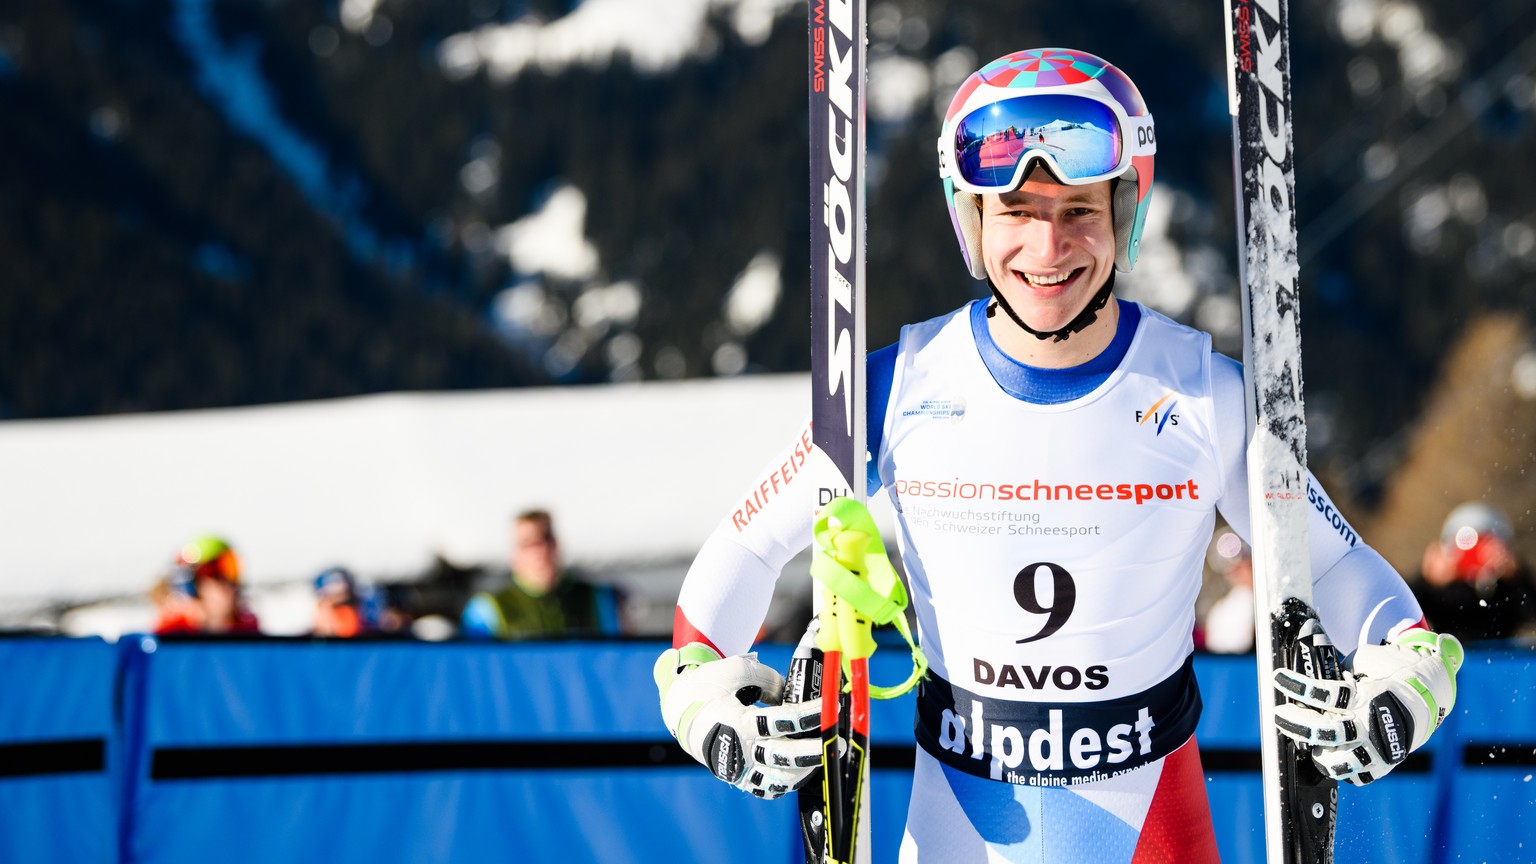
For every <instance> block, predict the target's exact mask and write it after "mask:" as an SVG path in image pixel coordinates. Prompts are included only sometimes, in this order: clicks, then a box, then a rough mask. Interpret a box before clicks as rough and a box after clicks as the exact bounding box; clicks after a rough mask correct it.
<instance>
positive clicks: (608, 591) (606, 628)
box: [460, 510, 623, 639]
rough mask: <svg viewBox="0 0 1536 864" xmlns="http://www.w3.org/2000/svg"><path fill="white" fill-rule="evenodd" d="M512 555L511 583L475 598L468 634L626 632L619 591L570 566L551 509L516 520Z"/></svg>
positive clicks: (468, 608)
mask: <svg viewBox="0 0 1536 864" xmlns="http://www.w3.org/2000/svg"><path fill="white" fill-rule="evenodd" d="M508 557H509V563H510V565H511V577H510V580H509V583H508V584H507V586H506V587H505V588H503V589H501V590H500V591H497V592H495V593H491V592H486V591H482V592H480V593H477V594H475V595H474V596H473V597H471V598H470V599H469V603H468V604H466V605H465V607H464V614H463V616H462V620H461V623H460V631H461V633H462V635H464V636H466V637H471V638H486V637H494V638H498V639H517V638H528V637H539V636H613V635H617V634H619V633H621V632H622V631H623V626H622V624H621V610H620V607H621V605H622V597H621V596H620V594H619V592H618V591H617V590H615V589H614V588H612V587H611V586H607V585H595V584H592V583H590V582H587V581H585V580H584V579H582V578H580V577H578V576H577V575H575V574H573V573H572V572H570V571H568V570H566V569H564V567H563V566H562V565H561V563H560V544H559V541H558V540H557V539H556V537H555V529H554V520H553V519H552V518H551V517H550V515H549V513H548V512H547V511H544V510H528V511H525V512H523V513H519V514H518V515H517V517H516V518H515V519H513V520H512V532H511V548H510V549H509V556H508Z"/></svg>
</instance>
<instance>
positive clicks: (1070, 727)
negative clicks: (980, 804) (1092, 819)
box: [916, 657, 1200, 786]
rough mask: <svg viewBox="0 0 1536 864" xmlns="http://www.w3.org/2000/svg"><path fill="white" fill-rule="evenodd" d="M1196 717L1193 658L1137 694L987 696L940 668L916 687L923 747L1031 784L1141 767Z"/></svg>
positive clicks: (1182, 735)
mask: <svg viewBox="0 0 1536 864" xmlns="http://www.w3.org/2000/svg"><path fill="white" fill-rule="evenodd" d="M1199 720H1200V688H1199V686H1198V685H1197V684H1196V683H1195V673H1194V659H1193V658H1192V657H1191V658H1188V659H1186V660H1185V661H1184V665H1183V666H1181V667H1179V669H1178V671H1176V672H1174V673H1173V674H1172V675H1169V676H1168V677H1167V678H1165V679H1164V680H1162V681H1160V682H1158V683H1157V684H1155V685H1153V686H1152V687H1149V688H1147V689H1146V690H1143V691H1141V692H1140V693H1134V694H1132V695H1130V696H1122V697H1120V698H1118V699H1106V700H1103V701H1099V702H1015V701H1011V700H1006V699H990V698H987V697H985V696H980V695H977V694H975V693H971V692H970V691H968V690H965V689H963V688H960V687H956V686H955V685H954V684H952V683H950V682H948V681H945V680H944V679H943V678H940V677H939V676H937V675H929V676H928V678H927V679H926V680H925V681H923V683H922V684H921V685H919V687H918V691H917V730H916V731H917V743H918V744H919V745H921V746H922V748H923V749H924V750H926V751H928V753H929V754H930V755H932V756H933V757H934V758H935V759H938V760H939V761H941V762H943V763H945V764H946V765H950V766H952V767H954V768H958V769H959V770H961V771H964V772H966V773H967V774H974V775H976V776H977V777H986V778H990V779H992V780H1000V781H1002V782H1004V783H1019V784H1025V785H1030V786H1070V785H1076V784H1079V783H1087V782H1092V781H1094V780H1102V779H1105V778H1107V777H1111V776H1114V775H1116V774H1120V773H1122V772H1124V771H1127V770H1130V769H1132V768H1139V767H1141V766H1143V765H1146V764H1148V763H1150V762H1154V761H1156V760H1158V759H1161V758H1163V757H1164V756H1167V755H1168V754H1169V753H1172V752H1173V751H1174V750H1176V749H1178V748H1179V746H1180V745H1182V744H1183V743H1184V742H1185V741H1188V740H1189V738H1190V736H1191V735H1193V734H1194V733H1195V724H1196V723H1197V722H1199ZM978 730H979V733H980V734H978Z"/></svg>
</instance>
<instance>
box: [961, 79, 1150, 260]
mask: <svg viewBox="0 0 1536 864" xmlns="http://www.w3.org/2000/svg"><path fill="white" fill-rule="evenodd" d="M1156 152H1157V141H1156V137H1155V136H1154V134H1153V126H1152V115H1151V113H1150V112H1148V111H1147V106H1146V103H1145V102H1143V101H1142V99H1141V93H1140V92H1138V91H1137V89H1136V85H1135V84H1133V83H1132V82H1131V79H1130V78H1129V77H1127V76H1126V74H1125V73H1124V72H1121V71H1120V70H1119V69H1117V68H1115V67H1114V66H1111V65H1110V64H1109V63H1108V62H1107V61H1105V60H1103V59H1101V58H1099V57H1095V56H1094V55H1092V54H1088V53H1086V52H1083V51H1073V50H1070V49H1066V48H1035V49H1030V50H1028V51H1016V52H1014V53H1012V54H1008V55H1006V56H1004V57H999V58H998V59H996V60H993V61H992V62H991V63H988V64H987V65H985V66H983V67H981V69H979V70H977V71H976V72H975V73H974V74H972V75H971V77H969V78H967V79H965V83H963V84H961V85H960V89H959V91H958V92H956V93H955V98H954V99H953V100H951V101H950V103H949V110H948V111H946V112H945V114H944V125H943V128H942V130H941V132H940V135H939V177H940V178H941V179H942V180H943V181H944V198H945V200H946V202H947V203H948V205H949V218H950V221H951V223H953V225H954V227H955V236H956V238H957V239H958V240H959V241H960V252H961V254H962V255H964V256H965V263H966V266H967V267H968V268H969V269H970V271H971V275H972V276H974V277H975V278H977V279H985V278H986V275H987V274H986V269H985V268H984V267H983V265H982V260H981V214H980V212H979V211H978V209H977V207H976V205H975V199H974V197H973V196H975V195H979V194H982V193H986V192H1007V191H1011V190H1013V189H1017V188H1018V187H1019V185H1020V184H1021V183H1023V181H1024V177H1025V175H1026V174H1028V173H1029V171H1030V169H1031V168H1032V167H1033V166H1034V165H1035V164H1043V165H1045V166H1046V167H1047V168H1048V169H1050V171H1051V173H1052V174H1053V175H1055V177H1056V179H1058V180H1060V181H1061V182H1063V183H1066V184H1068V185H1086V184H1089V183H1097V182H1100V181H1102V180H1115V181H1116V182H1115V185H1114V199H1113V208H1114V228H1115V267H1116V269H1118V270H1121V271H1123V272H1129V271H1130V269H1131V267H1132V266H1133V265H1135V263H1136V254H1137V252H1138V250H1139V247H1140V245H1141V230H1142V226H1143V225H1144V224H1145V222H1146V219H1147V203H1148V201H1149V200H1150V199H1151V196H1152V159H1153V155H1154V154H1155V153H1156Z"/></svg>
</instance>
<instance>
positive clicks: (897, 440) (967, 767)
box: [674, 302, 1422, 864]
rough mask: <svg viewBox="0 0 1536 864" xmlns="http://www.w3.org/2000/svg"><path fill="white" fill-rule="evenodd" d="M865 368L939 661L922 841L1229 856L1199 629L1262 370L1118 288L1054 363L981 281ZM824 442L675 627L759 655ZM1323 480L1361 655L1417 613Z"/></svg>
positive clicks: (785, 457) (1317, 595) (702, 563)
mask: <svg viewBox="0 0 1536 864" xmlns="http://www.w3.org/2000/svg"><path fill="white" fill-rule="evenodd" d="M869 381H870V395H869V414H870V425H869V429H870V452H871V454H872V462H871V472H870V475H871V476H870V483H871V489H872V492H871V494H872V495H874V494H876V493H875V492H874V491H873V490H874V489H876V488H878V489H879V490H881V491H882V492H883V493H884V494H885V495H886V496H887V497H888V499H889V501H890V503H891V505H892V506H893V507H894V510H895V516H896V524H897V538H896V539H897V541H898V546H899V549H900V552H901V556H902V563H903V564H904V566H905V569H906V572H907V575H908V579H909V582H910V595H911V598H912V605H913V609H914V612H915V615H916V618H917V624H918V634H919V640H920V642H921V644H922V646H923V648H924V650H925V652H926V653H927V655H928V659H929V662H930V664H931V673H930V675H929V676H928V678H927V680H926V681H924V683H923V684H922V685H920V688H919V691H918V718H917V740H918V748H917V766H916V774H915V778H914V781H915V782H914V785H913V791H912V800H911V804H910V810H909V818H908V822H907V828H906V835H905V837H904V839H903V844H902V850H901V860H902V861H904V862H914V861H921V862H930V861H931V862H957V861H961V862H970V861H1050V862H1067V864H1070V862H1084V864H1088V862H1092V864H1109V862H1136V864H1142V862H1150V861H1180V862H1186V864H1187V862H1205V861H1215V860H1216V847H1215V840H1214V835H1213V832H1212V828H1211V820H1210V810H1209V805H1208V804H1207V801H1206V797H1205V785H1204V778H1203V775H1202V772H1201V767H1200V761H1199V754H1198V751H1197V747H1196V744H1195V741H1194V737H1193V736H1194V730H1195V723H1196V721H1197V720H1198V719H1199V715H1200V706H1201V696H1200V693H1199V690H1198V688H1197V686H1196V682H1195V679H1194V676H1193V674H1192V672H1191V654H1192V652H1193V640H1192V633H1193V629H1194V624H1195V598H1196V595H1197V594H1198V592H1199V590H1200V585H1201V575H1202V563H1203V560H1204V556H1205V551H1206V548H1207V545H1208V543H1209V540H1210V538H1211V534H1212V529H1213V528H1214V526H1215V520H1216V512H1217V510H1220V511H1221V514H1222V515H1223V516H1224V517H1225V518H1226V520H1227V521H1228V522H1229V523H1230V524H1231V525H1232V527H1233V528H1234V529H1235V530H1236V531H1237V532H1238V534H1240V535H1242V536H1244V537H1247V536H1248V533H1249V532H1248V528H1249V516H1248V489H1247V475H1246V470H1245V463H1244V447H1245V434H1246V433H1245V424H1244V407H1243V388H1242V370H1241V367H1240V365H1239V364H1238V363H1236V362H1235V361H1233V360H1231V359H1229V358H1227V357H1224V356H1222V355H1219V354H1216V353H1214V352H1213V351H1212V350H1211V345H1210V338H1209V336H1207V335H1206V334H1204V333H1201V332H1198V331H1196V330H1193V329H1190V328H1188V327H1185V326H1182V325H1180V324H1177V323H1175V322H1173V321H1171V320H1169V319H1167V318H1165V317H1163V316H1162V315H1159V314H1157V313H1155V312H1152V311H1150V310H1147V309H1145V308H1144V307H1141V306H1139V305H1138V304H1135V303H1124V302H1122V303H1121V304H1120V325H1119V330H1118V332H1117V335H1116V337H1115V340H1114V342H1113V343H1112V344H1111V346H1110V347H1109V348H1108V349H1106V351H1105V352H1103V353H1102V354H1101V355H1100V356H1099V357H1098V358H1095V359H1094V360H1092V361H1090V362H1089V363H1087V364H1085V365H1084V366H1081V367H1077V368H1076V369H1068V370H1042V369H1034V368H1031V367H1026V366H1023V365H1021V364H1018V363H1017V362H1015V361H1013V360H1011V359H1010V358H1008V357H1007V356H1005V355H1003V354H1002V353H1001V352H1000V351H999V350H998V348H997V347H996V345H995V344H994V343H993V342H992V339H991V337H990V335H989V334H988V332H987V325H986V318H985V312H984V308H983V304H982V303H980V302H977V303H973V304H970V305H968V306H966V307H963V308H961V309H960V310H957V311H956V312H954V313H951V314H949V315H947V316H944V317H940V318H936V319H933V320H931V321H927V322H924V323H921V324H916V325H912V326H908V327H906V328H904V329H903V331H902V335H901V339H900V341H899V342H898V343H897V345H895V346H892V347H891V348H888V349H886V350H883V351H880V352H876V353H874V354H872V355H871V356H870V368H869ZM810 440H811V439H810V434H809V429H808V428H807V429H805V430H804V431H803V432H802V434H801V436H800V437H799V438H798V439H797V440H796V441H795V442H794V444H793V445H792V446H790V447H789V448H787V449H786V450H785V451H784V453H783V454H781V455H780V457H779V458H777V459H775V460H774V462H773V463H771V464H770V465H769V467H768V468H767V470H765V472H764V473H763V476H762V478H761V480H760V482H759V483H758V484H757V485H755V486H754V487H753V489H752V490H750V491H749V492H748V493H747V494H746V495H745V496H743V498H742V500H741V502H740V503H739V504H738V505H737V506H736V507H734V508H733V509H732V513H730V514H729V515H727V517H726V518H725V519H724V520H722V521H721V523H720V525H719V527H718V528H717V529H716V530H715V531H714V533H713V534H712V535H711V536H710V538H709V540H708V541H707V542H706V543H705V545H704V547H703V548H702V549H701V550H700V553H699V555H698V557H697V558H696V560H695V562H694V564H693V567H692V568H691V569H690V571H689V574H688V577H687V580H686V581H685V583H684V585H683V589H682V592H681V595H680V597H679V599H678V609H677V614H676V627H675V632H674V642H675V643H677V644H684V643H687V642H690V641H700V642H705V643H707V644H710V645H712V646H714V647H715V648H716V649H717V650H719V651H720V652H721V653H722V654H725V655H731V654H740V653H744V652H746V651H747V650H749V648H750V644H751V642H752V639H753V637H754V634H756V633H757V632H758V629H759V627H760V626H761V624H762V622H763V619H764V616H765V614H766V612H767V608H768V602H769V600H770V599H771V596H772V592H773V587H774V583H775V581H776V579H777V577H778V575H779V571H780V569H781V568H782V567H783V566H784V564H785V563H787V562H788V561H789V559H790V558H791V557H793V556H794V555H795V554H796V553H797V552H799V551H800V550H802V549H803V548H805V546H806V545H807V544H808V543H809V540H810V527H811V519H812V513H813V510H814V501H813V500H812V498H811V496H813V495H814V491H813V490H814V488H815V483H814V482H813V481H812V480H810V479H809V478H805V477H804V476H803V475H804V472H805V471H806V470H809V469H808V466H809V464H811V460H810V459H809V458H808V454H809V451H810V449H811V446H810ZM1307 495H1308V499H1309V501H1311V502H1312V504H1313V509H1312V510H1311V511H1310V512H1311V519H1310V524H1309V526H1308V528H1309V537H1310V544H1311V565H1312V574H1313V583H1314V589H1313V590H1314V605H1315V606H1316V607H1317V609H1318V610H1319V614H1320V616H1321V618H1322V622H1323V625H1324V628H1325V629H1326V630H1327V631H1328V633H1329V634H1330V636H1331V638H1332V639H1333V641H1334V642H1335V644H1337V645H1338V646H1339V648H1340V650H1341V651H1342V652H1344V653H1348V652H1350V651H1352V650H1353V649H1354V648H1355V647H1356V646H1358V645H1364V644H1376V643H1380V642H1381V641H1383V640H1384V639H1385V638H1386V637H1387V635H1388V634H1389V632H1394V633H1395V632H1396V631H1399V630H1401V629H1403V628H1406V627H1409V626H1415V625H1418V624H1420V623H1421V619H1422V614H1421V612H1420V611H1419V607H1418V604H1417V603H1416V602H1415V600H1414V599H1413V596H1412V594H1411V593H1410V591H1409V589H1408V587H1407V586H1406V584H1405V583H1404V582H1403V581H1402V579H1401V578H1400V577H1399V576H1398V575H1397V573H1396V572H1395V571H1394V570H1393V569H1392V568H1391V566H1390V565H1388V564H1387V562H1386V561H1385V560H1383V559H1382V558H1381V556H1380V555H1378V554H1377V553H1376V552H1375V551H1373V550H1372V549H1370V548H1369V547H1368V546H1366V545H1365V544H1364V543H1363V542H1362V541H1361V540H1360V538H1359V537H1358V536H1357V535H1356V534H1355V532H1354V530H1353V529H1352V528H1351V527H1350V526H1349V524H1348V523H1347V522H1346V521H1345V520H1344V519H1343V518H1342V516H1340V515H1339V513H1338V511H1337V510H1336V509H1335V508H1334V507H1333V505H1332V503H1331V502H1330V501H1329V499H1328V497H1327V495H1326V494H1325V493H1324V492H1323V490H1322V489H1321V487H1320V486H1318V484H1317V482H1316V480H1315V479H1314V478H1311V477H1310V476H1309V486H1308V490H1307ZM1216 698H1243V699H1249V698H1252V694H1251V693H1242V694H1232V695H1231V696H1230V697H1228V696H1227V694H1216Z"/></svg>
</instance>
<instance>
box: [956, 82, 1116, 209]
mask: <svg viewBox="0 0 1536 864" xmlns="http://www.w3.org/2000/svg"><path fill="white" fill-rule="evenodd" d="M1122 149H1123V148H1122V142H1121V132H1120V121H1119V119H1118V118H1117V117H1116V116H1115V112H1114V111H1112V110H1111V109H1110V107H1109V106H1108V105H1105V104H1104V103H1102V102H1096V101H1094V100H1092V99H1085V98H1083V97H1081V96H1068V95H1059V94H1058V95H1034V96H1018V97H1015V98H1013V99H1005V100H1003V101H1001V102H995V103H993V104H991V105H984V106H982V107H980V108H977V109H976V110H975V111H972V112H971V113H969V114H967V115H965V117H963V118H961V120H960V122H959V123H957V124H956V125H955V163H956V166H957V167H958V169H959V174H960V177H961V178H962V179H963V180H965V182H967V183H969V184H971V185H972V186H977V187H981V188H984V189H996V190H999V191H1002V190H1007V189H1010V188H1012V185H1013V178H1014V175H1015V173H1016V172H1017V170H1018V167H1019V163H1020V162H1023V161H1024V160H1025V159H1027V158H1029V157H1030V155H1031V154H1039V155H1049V156H1050V157H1051V159H1053V160H1054V161H1055V163H1056V165H1057V167H1058V168H1059V169H1060V170H1061V171H1062V172H1063V173H1064V174H1065V175H1066V176H1065V177H1064V178H1062V179H1065V180H1088V179H1091V178H1096V177H1100V176H1103V175H1109V174H1112V173H1114V171H1115V169H1116V168H1118V167H1119V165H1120V154H1121V151H1122Z"/></svg>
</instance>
